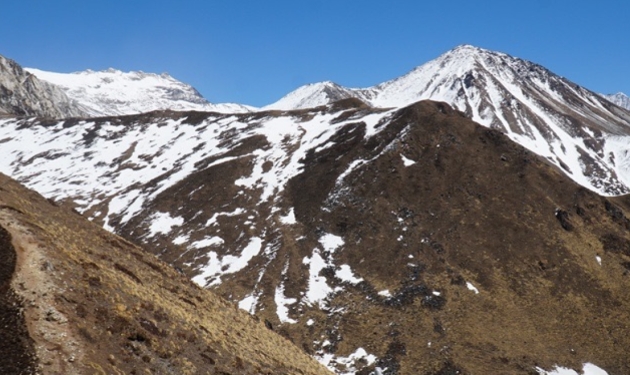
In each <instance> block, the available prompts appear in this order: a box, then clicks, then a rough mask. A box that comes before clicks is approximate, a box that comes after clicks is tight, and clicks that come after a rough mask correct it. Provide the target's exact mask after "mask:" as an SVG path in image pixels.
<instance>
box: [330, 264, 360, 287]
mask: <svg viewBox="0 0 630 375" xmlns="http://www.w3.org/2000/svg"><path fill="white" fill-rule="evenodd" d="M335 276H337V278H339V279H341V281H345V282H348V283H350V284H354V285H356V284H358V283H360V282H361V281H363V279H362V278H360V277H355V276H354V274H353V273H352V269H351V268H350V266H349V265H347V264H342V265H341V266H339V269H338V270H336V271H335Z"/></svg>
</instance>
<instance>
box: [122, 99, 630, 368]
mask: <svg viewBox="0 0 630 375" xmlns="http://www.w3.org/2000/svg"><path fill="white" fill-rule="evenodd" d="M346 104H351V103H346ZM352 111H353V110H352V109H349V112H352ZM382 126H384V129H383V130H381V131H380V132H379V133H378V134H376V135H374V136H373V137H371V138H367V137H365V124H363V123H361V122H357V123H355V124H349V125H348V126H345V127H343V128H342V129H340V130H339V131H338V133H337V134H336V135H335V136H333V137H331V139H332V140H334V143H332V145H330V146H329V147H327V148H323V149H322V148H320V149H318V150H312V151H311V152H310V153H309V154H307V156H306V157H305V158H304V159H303V163H302V164H303V170H302V172H301V173H300V174H298V175H297V176H296V177H294V178H293V179H292V180H291V181H290V183H289V184H288V188H287V189H286V190H285V191H282V192H279V197H280V199H281V201H282V202H284V208H282V210H283V212H286V210H287V207H292V208H293V209H294V214H295V217H296V219H297V221H296V223H293V224H285V223H282V222H280V221H278V222H266V223H263V224H261V222H259V221H258V219H251V221H252V222H253V224H251V225H252V227H254V226H257V225H267V226H269V227H270V229H269V230H268V231H267V232H266V236H265V237H264V238H263V240H264V241H265V242H266V243H268V244H271V245H269V247H270V248H271V249H272V250H273V251H272V252H269V253H268V252H267V251H265V253H264V254H260V255H259V256H258V257H255V258H254V259H253V260H252V261H251V262H250V264H249V265H248V266H247V267H245V268H244V269H243V270H242V271H240V272H237V273H234V274H231V275H227V276H224V277H222V284H220V285H219V286H217V287H216V290H218V291H219V293H221V294H222V295H223V296H225V297H226V298H230V299H232V300H234V301H241V300H244V299H245V298H246V297H248V296H252V295H254V296H256V297H257V303H256V306H255V311H256V314H257V315H259V316H261V318H265V319H268V320H269V321H271V322H272V323H273V324H274V326H275V327H277V328H276V329H277V330H278V331H279V332H281V333H282V334H283V335H285V336H286V337H289V338H291V339H292V340H293V341H295V342H296V343H298V344H299V345H301V346H302V347H304V348H305V350H307V351H308V352H310V353H312V354H314V355H316V356H318V357H319V358H320V359H322V360H325V361H327V362H328V363H329V365H330V366H331V367H332V368H336V369H337V370H338V371H339V372H341V373H344V372H345V371H348V369H354V370H352V371H356V372H357V373H359V374H369V373H372V372H377V373H378V372H380V373H384V374H431V375H432V374H455V373H458V374H488V373H500V374H532V373H535V368H536V367H537V366H539V367H541V368H545V369H551V368H553V367H554V366H555V365H560V366H565V367H572V368H576V369H580V368H581V366H582V364H583V363H587V362H590V363H594V364H596V365H598V366H600V367H602V368H604V369H606V370H607V371H609V373H610V374H625V373H630V360H629V359H628V356H627V348H628V347H629V345H630V326H629V324H630V302H629V301H630V288H628V287H629V286H630V277H629V276H628V274H629V272H630V250H629V249H630V232H629V231H628V228H630V221H628V219H627V218H626V217H625V215H624V210H627V208H628V200H627V198H617V199H605V198H602V197H599V196H597V195H596V194H594V193H592V192H590V191H588V190H586V189H584V188H582V187H580V186H578V185H576V184H575V183H573V182H572V181H570V180H569V179H568V178H566V177H565V176H564V175H563V174H562V173H561V172H559V171H558V170H557V169H555V167H553V166H551V165H550V164H549V163H547V161H545V160H543V159H542V158H540V157H538V156H536V155H534V154H532V153H530V152H528V151H526V150H524V149H523V148H522V147H520V146H518V145H516V144H514V143H513V142H511V141H510V140H509V139H508V138H507V137H506V136H504V135H502V134H501V133H500V132H498V131H495V130H490V129H487V128H484V127H481V126H479V125H477V124H475V123H473V122H472V121H470V120H469V119H467V118H466V117H465V116H463V115H462V114H461V113H459V112H457V111H454V110H452V109H451V108H450V107H449V106H448V105H446V104H443V103H433V102H420V103H417V104H414V105H412V106H410V107H407V108H405V109H402V110H400V111H399V112H398V113H397V114H396V115H394V116H393V117H392V119H391V120H390V121H389V122H387V123H384V124H383V125H382ZM251 147H257V146H256V145H253V146H251ZM237 152H238V150H237V149H235V154H236V153H237ZM247 152H251V150H250V149H247V150H246V151H245V153H247ZM403 156H404V158H403ZM405 159H406V160H407V161H405ZM357 160H364V161H369V162H365V163H362V164H361V163H360V164H354V165H355V168H354V169H353V170H352V171H351V172H350V173H346V172H347V171H348V168H349V166H350V165H352V163H353V162H356V161H357ZM409 161H414V162H415V164H411V163H410V162H409ZM405 163H407V164H405ZM247 168H248V166H247V159H235V160H234V161H233V162H228V163H224V164H221V165H216V166H211V167H209V168H207V169H204V170H201V171H199V172H198V173H194V174H191V175H190V176H189V177H187V178H186V179H184V180H182V181H181V182H180V183H178V184H177V185H175V186H174V187H173V188H172V189H169V190H166V191H165V192H164V193H163V194H161V195H159V196H158V197H157V198H156V199H155V200H154V201H153V202H152V203H151V207H150V208H151V210H154V211H156V212H157V211H159V212H169V213H170V214H171V215H172V216H175V215H180V216H182V217H184V222H185V223H186V225H190V226H192V225H195V223H197V222H200V223H204V222H206V221H208V220H209V218H210V217H211V216H212V213H213V212H215V211H216V210H217V209H219V207H223V209H224V210H225V211H229V210H234V209H236V206H239V207H243V208H244V210H245V213H244V214H243V215H245V216H246V215H248V214H251V213H255V212H258V213H259V214H258V216H260V217H263V218H264V217H266V215H265V214H264V213H262V212H264V210H266V209H267V210H268V209H269V208H266V207H265V206H255V205H251V204H253V203H254V202H256V200H253V202H252V201H251V200H250V202H251V203H248V201H247V200H245V199H244V198H243V196H239V198H238V199H240V200H242V201H234V200H232V197H231V196H230V194H229V192H230V191H232V190H233V189H234V181H235V180H236V179H238V178H240V177H242V176H247V173H248V171H247ZM249 168H251V167H249ZM342 175H343V178H341V177H342ZM209 181H211V182H212V183H211V184H209V183H208V182H209ZM340 181H341V183H340ZM200 186H203V190H202V192H203V194H202V195H203V196H204V197H207V198H206V200H203V199H200V200H195V204H187V202H188V200H189V199H191V198H190V197H191V196H192V192H193V191H195V192H196V191H198V188H199V187H200ZM204 205H205V206H204ZM231 205H236V206H231ZM225 207H228V208H225ZM151 212H152V211H147V213H146V214H144V215H146V216H150V215H151ZM141 217H142V215H141V216H139V217H138V220H137V221H136V220H132V221H130V222H129V223H128V224H127V226H123V227H122V228H120V230H121V232H122V233H124V234H126V235H127V236H128V238H130V239H132V240H137V241H143V240H144V233H143V231H142V229H141V227H142V224H141V223H142V221H141ZM230 220H232V221H230ZM233 220H234V218H232V217H226V218H225V222H219V225H218V226H216V227H212V228H208V231H209V232H208V233H213V234H214V233H220V235H221V236H222V238H224V239H225V240H226V242H225V245H224V246H223V248H224V249H229V247H230V246H231V243H232V241H238V240H242V238H243V236H246V235H247V232H246V231H243V230H242V229H240V228H239V226H238V225H235V224H236V222H234V221H233ZM224 224H225V225H224ZM329 235H333V236H336V237H337V238H341V239H342V240H343V244H342V245H340V246H339V247H338V248H336V249H335V250H334V251H330V250H327V249H326V246H323V245H322V239H323V238H326V237H327V236H329ZM170 236H172V237H169V235H164V236H163V237H162V238H160V236H157V237H154V238H153V239H152V242H151V243H152V244H153V245H151V246H148V249H149V250H151V248H154V249H156V250H155V252H156V254H157V253H159V254H160V255H161V256H162V257H164V258H165V259H168V260H170V261H173V262H175V263H177V264H180V265H182V267H185V264H190V263H186V262H187V261H189V258H188V257H189V256H191V255H192V254H193V253H192V252H188V253H187V254H186V256H185V257H183V258H182V256H181V255H182V253H181V250H180V249H179V248H178V246H173V245H171V244H170V241H172V240H173V238H175V236H176V234H171V235H170ZM245 238H246V237H245ZM153 246H155V247H153ZM164 249H166V250H164ZM213 249H215V250H216V251H218V252H219V256H221V254H225V253H221V251H222V250H221V247H214V248H213ZM313 249H315V250H313ZM197 253H198V252H197ZM228 254H229V253H228ZM270 254H271V255H270ZM316 257H319V258H321V259H323V262H325V267H324V268H322V269H321V270H319V271H318V270H316V273H317V274H316V275H312V274H310V273H312V268H310V264H312V262H313V259H315V258H316ZM180 262H181V263H180ZM600 262H601V264H600ZM193 264H194V263H193ZM344 265H346V266H349V268H350V269H351V270H352V272H353V274H354V276H356V277H357V278H361V279H362V281H360V282H354V283H353V282H348V281H347V280H346V281H344V279H343V278H342V277H340V275H341V274H340V273H339V271H340V270H342V266H344ZM312 280H317V281H318V282H320V285H321V282H322V280H324V282H325V283H326V284H327V285H328V286H329V287H330V289H331V290H333V292H332V293H330V294H329V295H328V296H327V297H326V298H325V299H324V300H323V301H322V303H312V302H309V301H308V299H307V296H308V291H309V288H310V287H311V281H312ZM475 289H476V290H477V291H478V292H479V293H476V292H475ZM279 290H280V292H281V293H280V295H281V296H282V298H280V299H278V298H277V296H278V291H279ZM385 290H387V291H389V293H387V292H385ZM283 299H284V301H285V302H283V303H281V304H284V306H280V304H279V303H278V302H279V300H280V301H281V300H283ZM291 299H294V300H293V302H290V301H291ZM287 301H289V302H287ZM283 307H284V308H286V309H287V314H288V315H287V317H288V318H289V319H290V320H291V321H293V322H291V321H288V320H287V319H286V318H284V319H283V320H281V318H280V317H281V315H282V314H281V311H282V308H283ZM358 348H363V349H364V350H365V351H366V352H367V353H370V354H373V355H375V356H376V357H377V360H376V361H375V362H373V363H371V361H366V360H365V358H364V359H360V360H356V361H354V362H353V361H350V362H348V358H350V357H352V356H351V354H352V353H356V350H357V349H358ZM331 358H332V359H331ZM340 358H343V360H339V359H340Z"/></svg>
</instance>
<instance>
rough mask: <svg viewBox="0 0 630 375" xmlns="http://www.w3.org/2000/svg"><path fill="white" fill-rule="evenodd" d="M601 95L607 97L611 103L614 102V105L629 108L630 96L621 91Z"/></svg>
mask: <svg viewBox="0 0 630 375" xmlns="http://www.w3.org/2000/svg"><path fill="white" fill-rule="evenodd" d="M602 96H603V97H604V98H606V99H608V100H609V101H611V102H612V103H615V104H616V105H618V106H620V107H621V108H625V109H628V110H630V97H628V95H626V94H624V93H623V92H618V93H616V94H608V95H603V94H602Z"/></svg>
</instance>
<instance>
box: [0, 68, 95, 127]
mask: <svg viewBox="0 0 630 375" xmlns="http://www.w3.org/2000/svg"><path fill="white" fill-rule="evenodd" d="M0 114H4V115H13V116H40V117H47V118H67V117H81V116H84V115H85V112H84V111H83V109H82V108H81V106H80V105H79V104H78V103H76V102H74V101H72V100H71V99H69V98H68V97H67V96H66V95H65V93H64V92H63V91H62V90H61V89H59V88H58V87H56V86H55V85H51V84H49V83H47V82H45V81H42V80H39V79H37V77H35V76H34V75H32V74H30V73H29V72H28V71H26V70H24V69H22V67H21V66H20V65H19V64H18V63H16V62H15V61H13V60H11V59H7V58H5V57H3V56H0Z"/></svg>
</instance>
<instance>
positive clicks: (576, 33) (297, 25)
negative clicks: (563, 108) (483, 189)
mask: <svg viewBox="0 0 630 375" xmlns="http://www.w3.org/2000/svg"><path fill="white" fill-rule="evenodd" d="M459 44H472V45H476V46H478V47H482V48H487V49H491V50H497V51H501V52H506V53H508V54H511V55H514V56H517V57H521V58H524V59H526V60H531V61H534V62H537V63H539V64H541V65H544V66H546V67H548V68H549V69H551V70H552V71H554V72H556V73H558V74H560V75H562V76H565V77H567V78H569V79H571V80H572V81H574V82H576V83H578V84H580V85H583V86H585V87H587V88H589V89H591V90H594V91H598V92H605V93H612V92H617V91H624V92H626V93H628V94H630V1H627V0H618V1H610V0H600V1H580V0H573V1H565V0H529V1H511V0H502V1H494V0H493V1H490V0H488V1H483V0H479V1H471V0H455V1H447V0H444V1H421V0H410V1H406V0H405V1H402V0H401V1H396V0H391V1H370V0H362V1H355V0H334V1H333V0H330V1H328V0H326V1H324V0H322V1H317V0H304V1H299V0H297V1H295V0H294V1H284V0H265V1H260V0H251V1H242V0H216V1H214V0H179V1H174V0H173V1H163V0H125V1H119V0H109V1H105V0H81V1H78V0H77V1H70V0H58V1H55V0H50V1H48V0H47V1H42V0H15V1H5V2H4V3H3V5H2V21H1V22H0V54H1V55H4V56H6V57H9V58H12V59H14V60H16V61H17V62H18V63H20V64H21V65H23V66H27V67H34V68H39V69H43V70H50V71H57V72H72V71H78V70H85V69H88V68H89V69H93V70H102V69H107V68H109V67H113V68H117V69H121V70H125V71H129V70H143V71H145V72H154V73H162V72H168V73H170V74H171V75H172V76H173V77H175V78H177V79H179V80H181V81H184V82H186V83H189V84H191V85H193V86H195V87H196V88H197V89H198V90H199V91H200V92H201V93H202V94H203V95H204V96H205V97H206V98H207V99H208V100H210V101H211V102H238V103H244V104H250V105H255V106H261V105H265V104H269V103H271V102H274V101H276V100H277V99H279V98H280V97H281V96H283V95H284V94H286V93H288V92H289V91H291V90H293V89H295V88H296V87H298V86H300V85H302V84H306V83H311V82H317V81H322V80H332V81H335V82H337V83H339V84H342V85H345V86H350V87H365V86H371V85H374V84H377V83H380V82H382V81H385V80H389V79H392V78H395V77H397V76H400V75H402V74H404V73H406V72H408V71H409V70H411V69H412V68H414V67H415V66H417V65H421V64H423V63H425V62H427V61H429V60H431V59H433V58H435V57H437V56H439V55H440V54H442V53H444V52H446V51H447V50H449V49H451V48H453V47H455V46H457V45H459Z"/></svg>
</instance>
